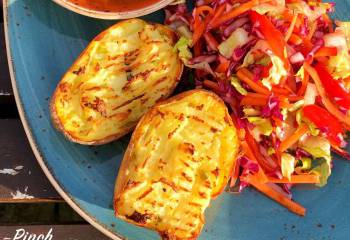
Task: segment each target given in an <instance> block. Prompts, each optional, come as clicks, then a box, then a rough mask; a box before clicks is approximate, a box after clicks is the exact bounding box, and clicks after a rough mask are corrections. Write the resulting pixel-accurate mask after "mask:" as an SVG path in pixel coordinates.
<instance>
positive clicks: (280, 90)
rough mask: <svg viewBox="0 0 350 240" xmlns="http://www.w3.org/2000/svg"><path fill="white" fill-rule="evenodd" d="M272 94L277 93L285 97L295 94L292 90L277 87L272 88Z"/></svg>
mask: <svg viewBox="0 0 350 240" xmlns="http://www.w3.org/2000/svg"><path fill="white" fill-rule="evenodd" d="M272 92H273V93H277V94H283V95H289V94H291V93H293V91H291V90H290V89H287V88H285V87H277V86H272Z"/></svg>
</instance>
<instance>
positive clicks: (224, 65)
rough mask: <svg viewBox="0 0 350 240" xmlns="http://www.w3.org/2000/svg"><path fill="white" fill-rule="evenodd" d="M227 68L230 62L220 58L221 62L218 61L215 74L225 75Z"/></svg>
mask: <svg viewBox="0 0 350 240" xmlns="http://www.w3.org/2000/svg"><path fill="white" fill-rule="evenodd" d="M220 57H221V56H220ZM229 66H230V61H229V60H227V59H226V58H224V57H222V60H220V64H219V65H218V66H217V67H216V69H215V72H218V73H225V72H227V70H228V68H229Z"/></svg>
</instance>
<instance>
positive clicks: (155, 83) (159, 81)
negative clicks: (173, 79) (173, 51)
mask: <svg viewBox="0 0 350 240" xmlns="http://www.w3.org/2000/svg"><path fill="white" fill-rule="evenodd" d="M167 79H168V77H166V76H164V77H162V78H159V79H158V80H157V81H155V82H154V83H153V84H152V87H154V86H156V85H159V84H160V83H162V82H164V81H165V80H167Z"/></svg>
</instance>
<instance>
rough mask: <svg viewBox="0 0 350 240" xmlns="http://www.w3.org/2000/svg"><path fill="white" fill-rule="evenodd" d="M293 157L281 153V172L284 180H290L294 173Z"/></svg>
mask: <svg viewBox="0 0 350 240" xmlns="http://www.w3.org/2000/svg"><path fill="white" fill-rule="evenodd" d="M294 166H295V157H294V156H292V155H290V154H289V153H282V155H281V170H282V175H283V177H285V178H288V179H289V180H290V179H291V175H292V173H293V172H294Z"/></svg>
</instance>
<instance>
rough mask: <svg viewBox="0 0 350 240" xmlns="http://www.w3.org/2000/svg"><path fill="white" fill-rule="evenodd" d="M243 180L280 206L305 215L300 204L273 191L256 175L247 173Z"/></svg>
mask: <svg viewBox="0 0 350 240" xmlns="http://www.w3.org/2000/svg"><path fill="white" fill-rule="evenodd" d="M243 180H245V181H247V182H248V183H249V184H251V185H252V186H253V187H255V188H256V189H257V190H258V191H260V192H261V193H263V194H265V195H266V196H268V197H269V198H271V199H273V200H275V201H276V202H278V203H279V204H281V205H282V206H284V207H286V208H287V209H289V211H291V212H293V213H296V214H298V215H300V216H305V212H306V209H305V208H304V207H303V206H301V205H300V204H298V203H296V202H294V201H293V200H291V199H289V198H288V197H286V196H284V195H283V194H281V193H279V192H277V191H275V190H274V189H272V188H271V187H269V186H268V185H267V184H265V183H261V182H260V181H259V180H258V179H257V177H256V176H254V175H249V176H247V177H245V178H244V179H243Z"/></svg>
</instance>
